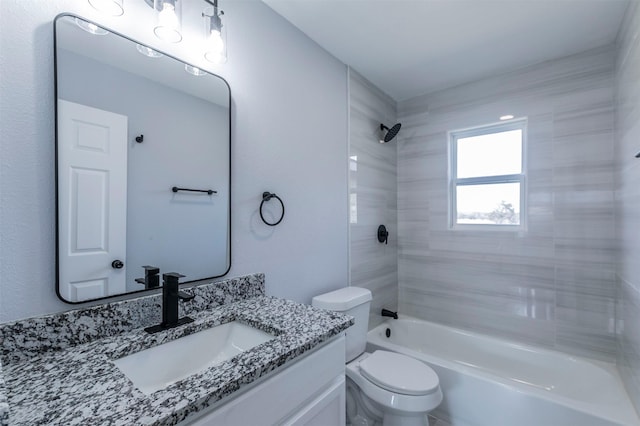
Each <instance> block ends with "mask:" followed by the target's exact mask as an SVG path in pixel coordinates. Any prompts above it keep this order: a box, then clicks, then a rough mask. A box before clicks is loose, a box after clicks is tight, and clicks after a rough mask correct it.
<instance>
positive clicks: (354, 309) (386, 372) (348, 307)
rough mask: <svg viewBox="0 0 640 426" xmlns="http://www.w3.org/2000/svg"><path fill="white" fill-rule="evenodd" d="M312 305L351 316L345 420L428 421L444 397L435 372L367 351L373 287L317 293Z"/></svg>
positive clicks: (419, 425) (365, 425) (371, 424)
mask: <svg viewBox="0 0 640 426" xmlns="http://www.w3.org/2000/svg"><path fill="white" fill-rule="evenodd" d="M311 304H312V305H313V306H315V307H316V308H322V309H327V310H330V311H337V312H341V313H344V314H347V315H351V316H352V317H354V318H355V324H354V325H353V326H351V327H350V328H348V329H347V330H346V362H347V365H346V369H345V374H346V377H347V380H346V381H347V398H346V399H347V424H350V425H353V426H376V425H382V426H428V424H429V420H428V417H427V413H428V412H429V411H431V410H433V409H434V408H436V407H437V406H438V405H439V404H440V402H442V391H441V390H440V382H439V380H438V376H437V374H436V373H435V371H433V370H432V369H431V368H430V367H429V366H428V365H426V364H424V363H422V362H420V361H418V360H417V359H415V358H411V357H409V356H406V355H403V354H399V353H395V352H390V351H375V352H373V353H367V352H365V347H366V345H367V331H368V328H369V309H370V307H371V292H370V291H369V290H367V289H364V288H359V287H346V288H342V289H340V290H336V291H332V292H330V293H325V294H321V295H319V296H316V297H314V298H313V299H312V302H311Z"/></svg>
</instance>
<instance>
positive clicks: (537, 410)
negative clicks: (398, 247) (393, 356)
mask: <svg viewBox="0 0 640 426" xmlns="http://www.w3.org/2000/svg"><path fill="white" fill-rule="evenodd" d="M387 329H390V331H391V335H390V337H389V338H387V337H386V335H385V331H386V330H387ZM376 349H384V350H389V351H394V352H400V353H404V354H407V355H410V356H413V357H415V358H418V359H420V360H422V361H424V362H425V363H427V364H428V365H429V366H431V368H433V369H434V370H435V372H436V373H437V374H438V377H439V378H440V386H441V387H442V391H443V393H444V400H443V402H442V404H441V405H440V406H439V407H438V408H437V409H436V410H435V411H434V412H433V415H434V416H436V417H438V418H441V419H443V420H446V421H448V422H450V423H451V424H452V425H453V426H471V425H473V426H587V425H593V426H604V425H620V424H621V425H640V421H639V419H638V416H637V414H636V412H635V410H634V408H633V406H632V404H631V401H630V400H629V397H628V396H627V393H626V391H625V390H624V386H623V384H622V381H621V380H620V377H619V375H618V372H617V369H616V367H615V365H613V364H608V363H605V362H599V361H593V360H588V359H583V358H578V357H574V356H570V355H566V354H563V353H560V352H555V351H551V350H545V349H540V348H535V347H530V346H525V345H520V344H514V343H509V342H508V341H504V340H500V339H496V338H492V337H488V336H483V335H481V334H476V333H472V332H468V331H463V330H458V329H455V328H451V327H446V326H442V325H438V324H434V323H430V322H426V321H422V320H418V319H415V318H410V317H406V316H400V319H398V320H391V319H390V320H388V321H387V322H385V323H383V324H381V325H380V326H378V327H376V328H374V329H373V330H371V331H369V334H368V336H367V350H368V351H373V350H376Z"/></svg>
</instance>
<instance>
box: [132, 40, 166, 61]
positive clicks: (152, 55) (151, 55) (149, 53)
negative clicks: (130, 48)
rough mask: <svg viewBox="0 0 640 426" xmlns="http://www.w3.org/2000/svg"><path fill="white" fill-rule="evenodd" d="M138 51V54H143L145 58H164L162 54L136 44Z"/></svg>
mask: <svg viewBox="0 0 640 426" xmlns="http://www.w3.org/2000/svg"><path fill="white" fill-rule="evenodd" d="M136 49H137V50H138V52H140V53H142V54H143V55H144V56H148V57H149V58H161V57H162V56H164V55H163V54H162V53H160V52H157V51H155V50H153V49H152V48H150V47H147V46H144V45H142V44H139V43H136Z"/></svg>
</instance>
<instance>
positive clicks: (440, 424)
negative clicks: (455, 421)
mask: <svg viewBox="0 0 640 426" xmlns="http://www.w3.org/2000/svg"><path fill="white" fill-rule="evenodd" d="M429 426H451V424H449V423H447V422H445V421H444V420H440V419H436V418H435V417H433V416H429Z"/></svg>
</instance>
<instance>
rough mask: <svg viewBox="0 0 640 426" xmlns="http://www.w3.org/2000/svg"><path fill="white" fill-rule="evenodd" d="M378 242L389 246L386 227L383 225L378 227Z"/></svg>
mask: <svg viewBox="0 0 640 426" xmlns="http://www.w3.org/2000/svg"><path fill="white" fill-rule="evenodd" d="M378 241H379V242H381V243H385V244H389V231H387V227H386V226H384V225H380V226H378Z"/></svg>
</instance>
